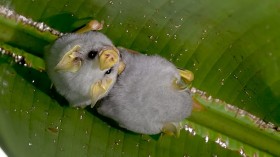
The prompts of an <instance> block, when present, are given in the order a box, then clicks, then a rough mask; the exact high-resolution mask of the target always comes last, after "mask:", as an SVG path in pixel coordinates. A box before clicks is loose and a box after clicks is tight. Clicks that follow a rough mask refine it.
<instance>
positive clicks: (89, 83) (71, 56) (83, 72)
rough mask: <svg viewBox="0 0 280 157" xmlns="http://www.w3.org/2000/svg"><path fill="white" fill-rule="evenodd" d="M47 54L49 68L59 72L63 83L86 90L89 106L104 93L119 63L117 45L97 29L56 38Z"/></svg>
mask: <svg viewBox="0 0 280 157" xmlns="http://www.w3.org/2000/svg"><path fill="white" fill-rule="evenodd" d="M49 55H50V56H49V57H48V58H50V59H47V61H48V60H51V61H50V62H51V63H50V64H49V66H48V69H49V70H48V71H52V70H53V72H54V73H56V74H57V75H59V77H60V78H61V80H60V81H65V83H64V84H65V86H67V85H69V86H71V87H69V88H71V89H76V90H77V92H84V95H86V94H89V97H90V98H91V104H92V106H93V105H94V104H95V103H96V102H97V101H98V100H99V99H101V98H103V97H104V96H106V95H107V93H108V92H109V90H110V89H111V88H112V86H113V85H114V83H115V81H116V79H117V75H118V70H119V67H121V66H120V65H121V64H120V53H119V51H118V49H117V48H116V47H115V46H114V45H113V43H112V42H111V40H109V39H108V38H107V37H106V36H105V35H104V34H102V33H100V32H96V31H90V32H87V33H82V34H75V33H73V34H67V35H65V36H63V37H61V38H59V39H58V40H57V41H56V42H55V43H54V44H53V46H52V48H51V51H50V54H49ZM50 68H53V69H50ZM54 75H55V74H54ZM54 84H55V82H54ZM73 86H74V87H73ZM75 86H77V87H76V88H75ZM78 90H81V91H78ZM85 92H88V93H85Z"/></svg>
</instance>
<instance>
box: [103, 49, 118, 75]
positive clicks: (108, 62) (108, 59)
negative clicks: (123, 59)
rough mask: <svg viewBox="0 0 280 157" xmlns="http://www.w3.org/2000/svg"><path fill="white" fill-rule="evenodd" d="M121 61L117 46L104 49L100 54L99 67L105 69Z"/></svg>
mask: <svg viewBox="0 0 280 157" xmlns="http://www.w3.org/2000/svg"><path fill="white" fill-rule="evenodd" d="M117 62H119V51H118V50H117V49H116V48H114V47H113V48H110V49H104V50H102V51H101V52H100V54H99V68H100V70H105V69H109V68H111V67H113V66H114V65H115V64H116V63H117Z"/></svg>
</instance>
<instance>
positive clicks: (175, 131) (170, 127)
mask: <svg viewBox="0 0 280 157" xmlns="http://www.w3.org/2000/svg"><path fill="white" fill-rule="evenodd" d="M180 129H181V126H180V124H179V123H178V124H177V123H165V124H164V125H163V128H162V132H163V133H164V134H166V135H169V136H175V137H179V136H180Z"/></svg>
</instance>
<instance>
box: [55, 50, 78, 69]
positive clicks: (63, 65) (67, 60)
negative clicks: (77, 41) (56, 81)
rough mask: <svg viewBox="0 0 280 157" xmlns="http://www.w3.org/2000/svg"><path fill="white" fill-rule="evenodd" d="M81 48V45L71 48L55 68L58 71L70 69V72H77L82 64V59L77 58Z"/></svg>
mask: <svg viewBox="0 0 280 157" xmlns="http://www.w3.org/2000/svg"><path fill="white" fill-rule="evenodd" d="M79 49H80V46H79V45H75V46H74V47H73V48H72V49H71V50H69V51H68V52H67V53H66V54H65V55H64V56H63V57H62V59H61V60H60V61H59V63H58V64H57V65H56V66H55V68H54V69H55V70H58V71H68V72H73V73H74V72H77V71H78V70H79V69H80V67H81V65H82V61H81V60H80V59H78V58H77V56H76V53H77V51H78V50H79Z"/></svg>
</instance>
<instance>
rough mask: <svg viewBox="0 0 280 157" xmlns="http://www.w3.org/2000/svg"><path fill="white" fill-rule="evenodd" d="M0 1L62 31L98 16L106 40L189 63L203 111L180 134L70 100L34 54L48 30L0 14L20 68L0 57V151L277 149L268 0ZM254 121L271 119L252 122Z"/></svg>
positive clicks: (274, 29) (212, 152)
mask: <svg viewBox="0 0 280 157" xmlns="http://www.w3.org/2000/svg"><path fill="white" fill-rule="evenodd" d="M0 4H1V5H4V6H6V7H9V8H12V9H14V10H15V11H16V12H17V13H19V14H21V15H24V16H26V17H29V18H32V19H33V20H34V21H36V22H44V23H46V24H48V25H49V26H51V27H52V28H54V29H57V30H59V31H62V32H71V31H74V30H76V29H77V28H79V27H81V26H82V25H84V24H85V23H86V22H88V21H89V20H91V19H98V20H104V21H105V29H104V30H103V32H104V33H105V34H106V35H108V36H109V37H110V38H111V39H112V40H113V42H114V43H115V44H116V45H118V46H123V47H127V48H130V49H133V50H136V51H139V52H142V53H146V54H159V55H161V56H163V57H165V58H167V59H169V60H170V61H172V62H173V63H174V64H175V65H176V66H177V67H180V68H186V69H189V70H192V71H193V72H194V74H195V80H194V82H193V86H194V87H195V88H197V89H200V90H203V91H205V92H207V95H205V94H202V95H201V94H196V95H195V98H196V99H197V100H198V102H199V103H200V104H202V105H203V106H204V109H203V110H202V111H196V112H193V115H192V116H191V118H190V119H189V121H187V122H186V127H185V130H183V131H182V134H181V136H180V138H178V139H176V138H173V137H165V136H164V137H161V138H159V139H158V138H157V137H152V136H146V135H138V134H134V133H131V132H128V131H126V130H123V129H120V128H118V127H116V126H115V125H112V124H111V123H110V122H109V121H108V119H104V118H102V117H100V116H99V115H98V114H97V113H96V112H95V111H92V110H91V109H86V110H82V109H74V108H70V107H69V106H68V103H67V101H66V100H65V99H64V98H62V97H61V96H59V95H58V94H57V93H56V92H55V91H54V90H53V89H50V86H51V82H50V80H49V79H48V77H47V75H46V74H45V72H43V69H44V63H43V60H42V56H43V50H44V47H45V46H46V45H48V44H49V43H50V42H52V41H54V40H55V38H56V36H55V35H52V34H51V33H50V32H49V31H48V30H47V31H45V32H44V31H43V32H41V31H39V30H38V29H36V28H34V27H33V26H31V25H29V24H27V23H22V22H16V20H15V19H14V17H11V16H10V17H9V18H7V17H5V16H0V42H1V43H0V46H1V48H3V49H5V51H6V52H7V51H8V52H10V54H14V55H11V56H13V57H14V59H15V60H16V61H18V58H17V57H18V56H23V57H24V58H25V59H24V60H20V61H18V62H19V63H22V62H23V64H24V63H25V64H26V66H27V67H24V66H22V65H18V64H16V63H14V59H13V58H12V57H8V56H7V55H2V56H1V57H0V73H1V74H0V86H1V88H0V89H1V93H0V94H1V95H0V112H1V113H0V116H1V120H0V140H1V143H0V144H1V146H2V147H3V148H4V149H5V150H6V152H7V153H8V155H9V156H39V155H40V156H216V155H217V156H238V155H244V154H243V152H244V153H245V154H247V155H249V156H253V155H258V156H270V155H274V156H280V151H279V150H278V148H279V147H280V137H279V132H277V126H279V124H280V116H279V112H280V90H279V89H280V88H279V84H280V83H279V82H280V79H279V78H280V76H279V75H280V72H279V64H280V62H279V61H280V58H279V57H280V53H279V45H280V40H279V39H278V38H277V37H278V36H279V34H280V30H279V26H280V22H279V16H280V12H279V7H278V6H279V4H280V3H279V2H278V1H275V0H268V1H265V2H263V1H259V0H257V1H253V0H247V1H241V0H237V1H233V0H230V1H227V2H224V1H221V0H216V1H210V0H206V1H195V0H187V1H184V0H178V1H175V0H174V1H173V0H170V1H167V0H163V1H162V0H155V1H152V0H148V1H144V2H143V1H136V0H135V1H128V0H114V1H97V0H96V1H89V0H84V1H74V0H69V1H55V0H49V1H44V0H32V1H27V2H26V1H21V0H12V1H1V2H0ZM37 24H38V23H37ZM38 25H39V26H40V23H39V24H38ZM36 26H37V25H36ZM210 95H211V97H210ZM208 96H209V97H208ZM207 97H208V98H207ZM211 98H213V99H211ZM218 99H219V101H218ZM225 102H227V103H230V104H232V105H235V106H236V107H239V108H240V109H243V110H246V111H247V112H250V113H252V114H254V115H255V116H257V117H260V119H258V118H256V117H254V116H252V115H251V114H248V113H246V114H244V111H243V110H239V109H236V108H234V107H232V106H230V105H228V104H227V103H225ZM232 108H233V110H232ZM239 111H241V112H239ZM261 120H263V121H265V122H271V123H274V124H275V125H272V124H270V125H268V124H266V125H259V124H258V122H259V121H260V122H263V121H261ZM263 126H265V127H268V128H263ZM206 141H207V142H206ZM224 144H226V148H223V146H224Z"/></svg>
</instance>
